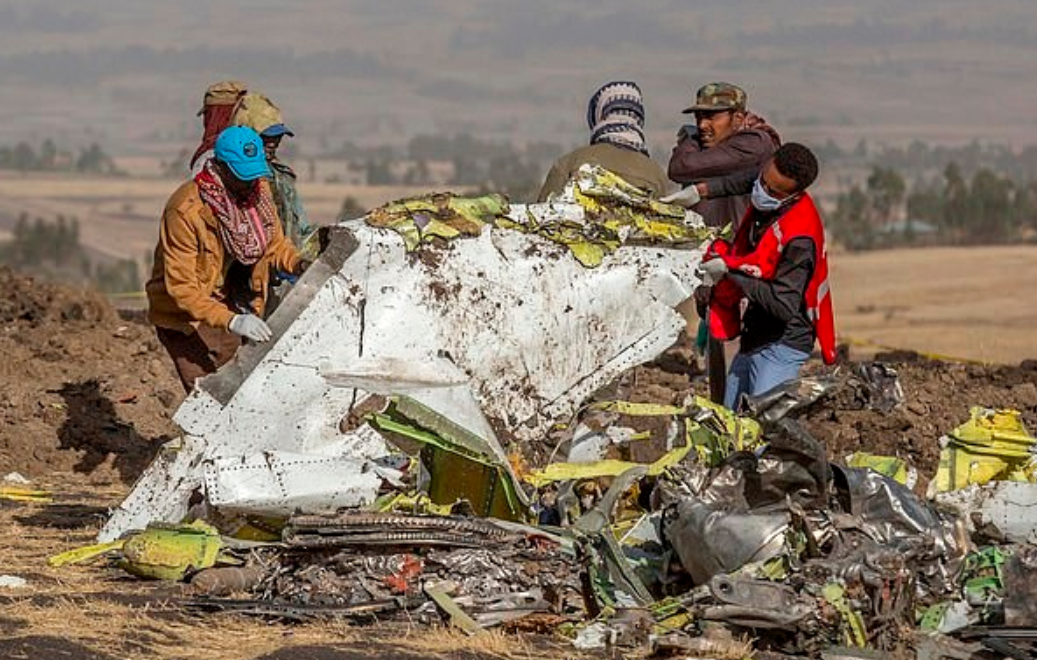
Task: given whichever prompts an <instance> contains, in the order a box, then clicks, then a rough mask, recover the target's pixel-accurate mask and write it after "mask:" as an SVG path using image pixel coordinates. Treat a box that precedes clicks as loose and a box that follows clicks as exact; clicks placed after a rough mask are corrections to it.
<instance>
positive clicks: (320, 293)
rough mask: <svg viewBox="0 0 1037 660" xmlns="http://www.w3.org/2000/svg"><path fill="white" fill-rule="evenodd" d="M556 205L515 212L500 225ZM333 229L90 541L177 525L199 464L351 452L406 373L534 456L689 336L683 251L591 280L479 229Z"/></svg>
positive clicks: (614, 268) (530, 242) (688, 254)
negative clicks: (177, 453) (448, 236)
mask: <svg viewBox="0 0 1037 660" xmlns="http://www.w3.org/2000/svg"><path fill="white" fill-rule="evenodd" d="M556 206H557V205H534V206H529V207H526V206H521V205H516V206H513V207H512V208H511V214H510V215H511V217H512V218H513V219H514V218H522V217H525V215H526V213H527V212H531V213H534V214H537V213H539V214H541V215H545V214H546V215H550V214H551V213H558V212H559V211H557V210H555V207H556ZM340 229H341V230H344V233H343V232H341V231H340V232H339V233H338V236H337V237H336V238H334V239H333V240H332V244H331V247H329V249H328V251H327V252H326V253H325V254H324V255H322V257H321V259H320V260H319V261H318V262H317V263H316V264H315V265H314V266H312V267H311V268H310V270H308V271H307V272H306V274H304V275H303V277H302V278H301V279H300V281H299V284H297V285H296V286H295V287H294V288H293V289H292V291H291V292H290V293H289V295H288V296H287V297H286V298H285V301H284V302H283V303H282V305H281V306H280V307H279V308H278V309H277V311H276V312H275V314H274V316H273V318H272V319H271V324H270V325H271V328H272V330H273V331H274V339H273V340H271V341H270V342H268V343H266V344H263V345H261V346H258V347H257V346H246V347H244V348H243V349H242V350H241V351H240V352H239V354H238V356H237V357H236V358H235V359H234V360H232V361H231V363H229V364H228V365H227V366H226V367H224V368H223V369H221V370H220V371H219V372H218V373H217V374H214V375H213V376H209V377H207V378H205V379H202V380H200V381H199V383H198V387H196V389H195V391H194V392H193V393H192V394H191V395H190V396H189V397H188V399H187V400H186V401H185V402H184V404H183V405H182V406H181V407H180V409H179V410H178V411H177V413H176V416H175V418H174V419H175V421H176V422H177V423H178V424H179V425H180V426H181V428H183V429H184V430H185V431H186V432H188V433H190V434H192V435H193V436H195V437H196V438H197V440H198V442H196V443H192V445H191V446H190V447H188V448H186V449H185V450H182V451H186V452H187V453H183V454H182V458H181V459H180V462H178V463H177V464H176V468H175V470H174V471H173V472H170V470H169V469H168V468H161V467H160V468H159V469H153V470H149V471H148V472H147V473H146V475H145V477H143V478H142V479H141V481H140V482H139V483H138V485H137V487H136V488H135V490H134V492H133V493H131V495H130V497H129V498H128V499H127V501H126V503H124V504H123V505H122V506H121V507H120V511H118V512H116V514H115V516H114V517H113V519H112V521H110V522H109V524H108V525H106V526H105V528H104V530H102V532H101V535H100V536H101V538H114V537H117V536H118V535H119V534H121V533H122V532H124V531H126V530H128V529H131V528H132V527H138V526H143V525H144V524H146V523H147V522H149V521H151V520H178V519H180V518H181V517H182V514H183V513H184V511H183V508H182V507H180V506H173V507H171V506H169V505H168V504H167V503H166V502H165V501H164V500H165V499H167V498H168V499H172V500H173V501H174V502H186V500H187V497H188V496H189V491H190V490H193V489H194V488H196V487H197V486H198V484H199V483H200V482H201V475H200V470H201V466H202V465H203V464H208V463H214V462H216V461H221V460H223V459H235V458H237V459H239V460H240V459H241V458H242V457H249V456H255V455H259V454H261V453H262V452H269V451H273V452H289V453H299V454H320V455H322V456H328V455H330V454H329V451H328V448H329V447H334V451H336V452H343V453H348V452H349V451H350V449H349V448H350V447H351V446H352V445H353V444H354V443H356V442H360V440H361V438H358V437H357V435H356V432H355V431H350V432H348V433H343V432H342V430H341V429H340V421H341V420H342V419H343V418H344V417H345V416H347V415H348V414H349V412H350V411H351V410H352V409H354V408H355V407H356V406H357V405H359V404H361V403H362V402H363V401H364V400H365V399H366V398H367V397H369V396H370V395H371V392H370V391H369V390H365V388H366V387H369V388H370V389H371V390H379V391H381V392H391V391H392V390H393V389H394V387H393V385H392V382H391V380H387V379H386V376H388V372H387V371H386V370H384V369H383V371H382V372H379V371H378V369H377V368H376V367H379V368H381V367H387V366H391V365H393V364H396V365H399V364H403V363H407V364H409V365H413V366H411V367H409V369H408V370H407V371H406V372H405V373H404V374H403V377H402V378H401V379H400V380H401V389H405V388H410V390H411V391H410V392H408V394H409V395H410V396H411V397H412V398H414V399H415V400H417V401H418V402H420V403H422V404H424V405H425V406H427V407H428V408H430V409H431V410H433V411H434V412H436V413H438V414H440V415H442V416H444V417H446V418H447V419H450V420H452V421H454V422H455V423H459V424H461V425H462V426H464V427H465V428H466V429H468V430H469V431H472V432H473V433H475V434H477V435H479V436H480V437H483V438H484V439H486V440H487V441H488V442H491V443H494V444H496V445H497V446H498V447H501V446H502V445H503V446H507V445H509V444H512V443H522V448H523V449H524V450H527V451H528V450H533V453H534V454H535V453H536V451H537V449H538V443H539V442H540V441H541V439H542V438H543V437H544V436H545V435H546V431H547V429H548V428H549V427H550V424H551V423H552V422H553V421H556V420H558V419H559V418H561V419H564V420H567V419H568V418H569V417H571V416H572V415H573V414H574V413H575V411H576V410H577V409H578V407H579V406H580V405H581V404H582V402H583V400H584V399H585V398H586V397H587V396H588V395H589V394H591V393H592V392H593V391H595V390H597V389H598V388H600V387H601V386H602V385H604V384H606V383H607V382H609V381H611V380H613V379H614V378H616V377H617V376H618V375H619V374H621V373H622V372H623V371H625V370H627V369H629V368H630V367H633V366H635V365H637V364H641V363H643V362H646V361H648V360H650V359H652V358H653V357H655V356H656V355H658V354H659V353H661V352H662V351H663V350H665V349H666V348H668V347H669V346H670V345H672V344H673V342H674V341H675V340H676V338H677V336H678V334H679V332H680V330H681V329H682V328H683V327H684V324H685V323H684V320H683V318H682V317H681V316H680V315H679V314H678V313H677V312H676V311H674V307H676V306H677V305H678V304H679V303H680V302H682V301H683V300H685V299H687V298H688V297H689V296H690V294H691V291H692V289H693V287H694V286H695V285H696V284H697V282H698V280H697V279H696V277H695V275H694V268H695V266H696V265H697V263H698V261H699V256H700V254H699V252H698V251H696V250H691V249H674V248H667V247H643V246H625V247H623V248H621V249H619V250H617V251H616V252H615V253H613V254H611V255H608V256H606V257H605V258H604V260H603V261H602V263H601V265H600V266H599V267H597V268H595V269H587V268H584V267H583V266H581V265H580V264H579V263H578V262H577V261H576V260H575V259H573V258H572V257H571V256H569V255H568V254H567V253H566V252H565V251H564V249H563V248H561V247H559V246H558V245H556V244H554V243H552V242H550V241H548V240H547V239H544V238H542V237H540V236H536V235H529V234H524V233H521V232H517V231H514V230H506V229H500V228H487V230H486V231H483V232H481V234H480V235H479V236H477V237H472V238H465V239H458V240H455V241H452V242H451V243H450V244H449V245H448V246H447V247H446V248H438V247H426V248H424V249H422V250H420V251H418V252H417V253H416V255H417V256H414V255H410V256H408V255H407V254H406V251H405V249H404V244H403V239H402V238H401V237H400V236H399V235H397V234H396V233H394V232H392V231H391V230H388V229H379V228H375V227H370V226H367V225H365V224H364V223H363V222H356V221H354V222H351V223H344V224H343V226H342V227H341V228H340ZM588 337H593V338H594V340H593V341H588ZM444 360H445V361H447V362H449V363H451V364H452V365H453V371H451V372H450V373H451V375H450V376H449V378H448V379H447V380H454V379H456V378H457V376H458V374H464V376H465V379H466V382H464V383H463V384H457V385H451V386H446V383H444V382H443V381H442V380H441V379H440V380H437V379H436V377H430V376H429V374H430V373H432V372H434V371H436V370H438V368H439V367H440V366H442V365H443V361H444ZM357 365H359V366H357ZM334 374H347V375H346V376H342V377H340V376H338V375H334ZM328 376H331V380H332V381H336V384H337V385H346V386H344V387H342V386H333V385H332V384H331V383H330V382H329V378H328ZM360 378H363V379H365V384H363V385H361V383H360V382H359V380H357V379H360ZM430 378H431V379H432V380H431V381H430V380H429V379H430ZM349 379H354V380H352V381H350V380H349ZM377 381H380V382H379V383H378V384H377V385H376V384H375V383H376V382H377ZM415 385H420V386H425V385H427V387H415ZM498 440H500V443H497V441H498ZM501 449H502V452H501V453H503V447H501ZM385 453H388V451H387V450H386V451H385ZM149 493H150V494H151V495H149ZM159 493H160V494H161V495H162V499H163V501H161V502H160V501H157V498H156V497H154V495H156V494H159ZM313 495H314V496H315V497H316V493H313ZM127 507H130V508H133V509H134V513H131V512H129V511H122V509H124V508H127Z"/></svg>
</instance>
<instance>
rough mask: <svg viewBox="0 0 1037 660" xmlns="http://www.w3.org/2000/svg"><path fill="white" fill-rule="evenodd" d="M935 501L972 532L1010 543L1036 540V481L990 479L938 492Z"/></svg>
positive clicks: (1034, 541) (1033, 541) (1036, 541)
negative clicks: (953, 513) (947, 491)
mask: <svg viewBox="0 0 1037 660" xmlns="http://www.w3.org/2000/svg"><path fill="white" fill-rule="evenodd" d="M936 503H937V504H938V505H939V506H942V507H944V508H947V509H949V510H951V511H954V512H955V513H957V514H958V516H960V518H961V519H962V520H964V521H965V524H966V526H967V527H968V530H969V531H970V532H972V533H976V532H983V533H984V535H986V536H991V537H994V538H999V539H1003V540H1006V541H1008V542H1011V543H1037V484H1031V483H1024V482H1018V481H991V482H988V483H985V484H982V485H979V484H972V485H971V486H968V487H966V488H962V489H959V490H955V491H951V492H949V493H939V494H938V495H937V496H936Z"/></svg>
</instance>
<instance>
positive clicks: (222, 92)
mask: <svg viewBox="0 0 1037 660" xmlns="http://www.w3.org/2000/svg"><path fill="white" fill-rule="evenodd" d="M247 92H248V86H247V85H246V84H245V83H243V82H241V81H238V80H221V81H220V82H218V83H213V84H211V85H209V87H208V88H206V90H205V97H204V98H203V100H202V109H201V110H199V111H198V114H199V115H201V114H202V113H204V112H205V107H206V106H209V105H234V104H235V103H237V102H238V99H240V98H241V97H242V96H244V95H245V94H246V93H247Z"/></svg>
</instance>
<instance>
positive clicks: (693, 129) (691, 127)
mask: <svg viewBox="0 0 1037 660" xmlns="http://www.w3.org/2000/svg"><path fill="white" fill-rule="evenodd" d="M698 136H699V127H698V125H697V124H683V125H681V127H680V130H679V131H677V142H683V141H685V140H694V139H695V138H697V137H698Z"/></svg>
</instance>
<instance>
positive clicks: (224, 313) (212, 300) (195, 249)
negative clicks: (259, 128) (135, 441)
mask: <svg viewBox="0 0 1037 660" xmlns="http://www.w3.org/2000/svg"><path fill="white" fill-rule="evenodd" d="M270 174H271V173H270V167H269V165H268V164H267V159H266V154H265V153H264V150H263V141H262V139H261V138H260V137H259V134H257V133H256V132H255V131H254V130H252V129H251V128H247V127H244V126H231V127H230V128H227V129H224V130H223V132H221V133H220V135H219V137H218V138H217V139H216V144H215V148H214V155H213V158H211V159H210V160H208V161H207V162H206V163H205V165H204V166H203V167H202V169H201V171H200V172H199V173H198V174H197V175H196V176H195V177H194V178H193V179H191V180H190V181H188V182H186V183H184V184H183V185H181V186H180V188H178V189H177V191H176V192H175V193H173V195H172V197H170V198H169V201H168V202H167V203H166V208H165V211H164V212H163V214H162V222H161V226H160V228H159V240H158V245H157V246H156V247H155V265H154V269H153V270H152V274H151V279H150V280H149V281H148V283H147V285H146V287H145V288H146V290H147V294H148V318H149V319H150V320H151V322H152V323H154V324H155V326H156V330H157V332H158V338H159V341H161V342H162V345H163V346H165V347H166V350H167V351H169V355H170V357H172V358H173V363H174V365H175V366H176V369H177V373H178V374H179V375H180V380H181V382H182V383H183V385H184V388H185V389H186V390H187V391H190V390H191V389H192V388H193V387H194V381H195V379H196V378H198V377H201V376H204V375H206V374H209V373H212V372H214V371H216V370H217V369H218V368H219V367H220V366H222V365H223V364H224V363H226V362H227V361H229V360H230V359H231V358H232V357H233V356H234V352H235V351H236V350H237V348H238V346H240V345H241V342H242V339H243V338H244V339H250V340H252V341H257V342H262V341H267V340H269V339H270V338H271V336H272V334H271V331H270V328H269V327H268V326H267V325H266V323H265V322H263V320H262V314H263V309H264V306H265V304H266V295H267V288H268V281H269V277H270V269H271V267H273V268H276V269H278V270H282V271H284V272H288V273H294V274H299V273H301V272H302V270H303V269H304V268H305V263H304V262H303V261H302V259H300V257H299V253H298V252H297V251H296V249H295V248H294V247H293V246H292V244H291V242H290V241H288V240H286V239H285V236H284V232H283V231H282V229H281V222H280V219H279V218H278V216H277V209H276V206H275V204H274V200H273V195H272V194H271V190H270V184H269V182H268V181H267V180H266V178H267V177H269V176H270Z"/></svg>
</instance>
